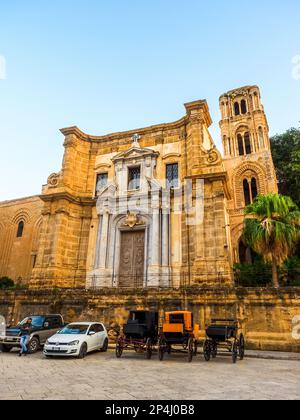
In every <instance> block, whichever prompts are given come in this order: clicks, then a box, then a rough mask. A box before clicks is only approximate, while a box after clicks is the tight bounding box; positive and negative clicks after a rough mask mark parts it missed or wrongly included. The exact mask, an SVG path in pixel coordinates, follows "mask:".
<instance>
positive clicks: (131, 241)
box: [119, 230, 145, 288]
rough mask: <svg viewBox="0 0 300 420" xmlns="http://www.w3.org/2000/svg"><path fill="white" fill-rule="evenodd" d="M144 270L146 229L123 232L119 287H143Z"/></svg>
mask: <svg viewBox="0 0 300 420" xmlns="http://www.w3.org/2000/svg"><path fill="white" fill-rule="evenodd" d="M144 270H145V231H144V230H137V231H129V232H127V231H126V232H121V255H120V269H119V287H123V288H126V287H127V288H132V287H135V288H141V287H143V285H144Z"/></svg>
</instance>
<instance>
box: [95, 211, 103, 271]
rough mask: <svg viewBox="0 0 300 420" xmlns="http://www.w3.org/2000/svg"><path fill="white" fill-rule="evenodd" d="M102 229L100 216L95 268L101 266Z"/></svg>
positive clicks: (100, 217)
mask: <svg viewBox="0 0 300 420" xmlns="http://www.w3.org/2000/svg"><path fill="white" fill-rule="evenodd" d="M101 231H102V216H99V222H98V232H97V242H96V255H95V266H94V269H95V270H97V269H98V268H100V245H101Z"/></svg>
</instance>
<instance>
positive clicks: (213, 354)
mask: <svg viewBox="0 0 300 420" xmlns="http://www.w3.org/2000/svg"><path fill="white" fill-rule="evenodd" d="M217 355H218V344H217V343H216V342H213V343H212V349H211V357H212V358H213V359H215V358H216V357H217Z"/></svg>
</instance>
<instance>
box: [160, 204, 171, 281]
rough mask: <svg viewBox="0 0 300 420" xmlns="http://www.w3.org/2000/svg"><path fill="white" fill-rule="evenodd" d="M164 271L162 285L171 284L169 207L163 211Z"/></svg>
mask: <svg viewBox="0 0 300 420" xmlns="http://www.w3.org/2000/svg"><path fill="white" fill-rule="evenodd" d="M161 236H162V272H161V281H160V286H161V287H168V286H169V285H170V245H171V244H170V214H169V208H164V209H163V213H162V232H161Z"/></svg>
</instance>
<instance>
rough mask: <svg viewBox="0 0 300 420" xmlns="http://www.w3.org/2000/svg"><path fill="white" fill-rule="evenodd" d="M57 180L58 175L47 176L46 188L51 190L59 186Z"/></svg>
mask: <svg viewBox="0 0 300 420" xmlns="http://www.w3.org/2000/svg"><path fill="white" fill-rule="evenodd" d="M59 179H60V173H58V174H56V173H54V174H52V175H50V176H49V178H48V186H49V187H51V188H56V187H57V186H58V184H59Z"/></svg>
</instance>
